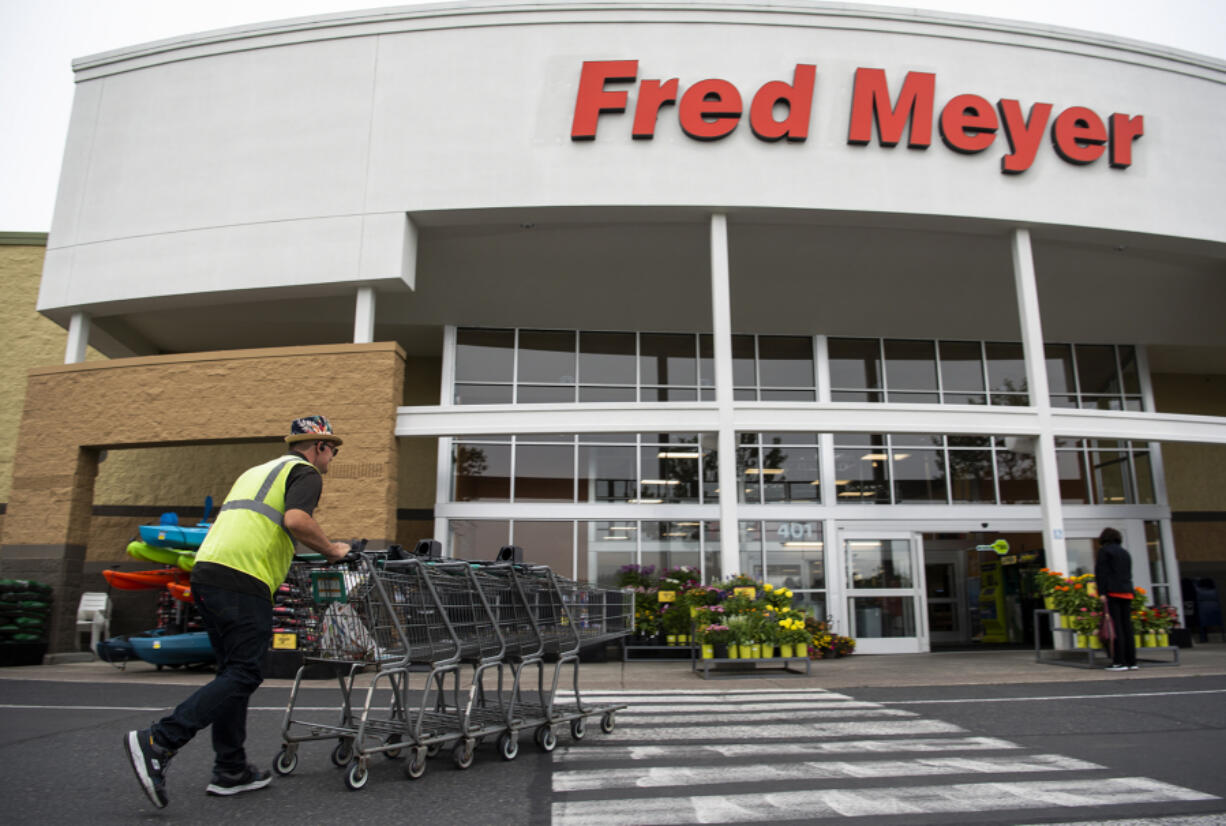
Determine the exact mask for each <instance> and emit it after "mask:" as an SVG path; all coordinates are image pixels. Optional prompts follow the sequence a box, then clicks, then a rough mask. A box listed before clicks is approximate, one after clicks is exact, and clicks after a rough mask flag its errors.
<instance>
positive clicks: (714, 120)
mask: <svg viewBox="0 0 1226 826" xmlns="http://www.w3.org/2000/svg"><path fill="white" fill-rule="evenodd" d="M678 115H679V116H680V118H681V130H682V131H683V132H685V134H687V135H689V136H690V137H691V138H694V139H695V140H700V141H714V140H719V139H720V138H723V137H726V136H727V135H730V134H732V130H733V129H736V125H737V122H738V121H739V120H740V119H741V93H740V92H738V91H737V90H736V87H735V86H733V85H732V84H731V83H729V82H728V81H726V80H720V79H718V78H710V79H708V80H700V81H698V82H697V83H695V84H694V85H693V86H691V87H690V88H688V89H686V90H685V94H684V95H682V96H681V107H680V109H679V110H678Z"/></svg>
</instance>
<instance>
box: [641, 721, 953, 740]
mask: <svg viewBox="0 0 1226 826" xmlns="http://www.w3.org/2000/svg"><path fill="white" fill-rule="evenodd" d="M618 731H620V732H622V734H623V735H624V736H625V737H626V739H630V740H647V741H651V742H659V741H669V740H673V741H676V740H688V741H690V742H702V741H711V740H716V741H719V740H725V741H728V740H731V741H734V742H736V741H740V742H748V741H751V740H765V739H772V738H773V739H788V740H794V739H796V738H798V737H890V736H897V735H916V734H963V733H965V731H966V730H965V729H963V728H961V727H959V726H955V725H954V724H953V723H945V722H942V721H940V720H920V719H916V720H855V721H849V722H837V723H808V722H798V723H793V724H790V725H761V726H754V725H743V726H720V727H718V728H714V727H712V728H704V727H700V726H643V727H635V728H633V729H632V730H630V731H627V730H625V729H622V728H620V727H619V728H618Z"/></svg>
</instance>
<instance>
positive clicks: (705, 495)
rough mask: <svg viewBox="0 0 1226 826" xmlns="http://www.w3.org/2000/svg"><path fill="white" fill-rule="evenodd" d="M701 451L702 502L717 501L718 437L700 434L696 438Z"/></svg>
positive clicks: (710, 434) (711, 434)
mask: <svg viewBox="0 0 1226 826" xmlns="http://www.w3.org/2000/svg"><path fill="white" fill-rule="evenodd" d="M698 444H699V449H700V450H701V451H702V501H703V502H708V503H710V502H718V501H719V436H717V435H716V434H714V433H702V434H700V435H699V437H698Z"/></svg>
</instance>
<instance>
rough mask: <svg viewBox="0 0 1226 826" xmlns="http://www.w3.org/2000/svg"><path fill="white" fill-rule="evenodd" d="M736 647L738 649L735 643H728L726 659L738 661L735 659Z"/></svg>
mask: <svg viewBox="0 0 1226 826" xmlns="http://www.w3.org/2000/svg"><path fill="white" fill-rule="evenodd" d="M738 647H739V646H738V645H737V644H736V643H734V642H730V643H728V659H730V660H736V659H740V658H739V657H737V648H738Z"/></svg>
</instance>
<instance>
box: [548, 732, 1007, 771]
mask: <svg viewBox="0 0 1226 826" xmlns="http://www.w3.org/2000/svg"><path fill="white" fill-rule="evenodd" d="M1018 748H1021V746H1019V745H1017V744H1016V743H1010V742H1009V741H1008V740H1000V739H998V738H996V737H928V738H896V739H895V738H891V739H876V740H874V739H864V740H807V741H804V742H799V743H714V744H708V745H704V744H701V743H681V744H670V745H663V746H649V745H643V746H625V745H622V744H620V743H617V742H616V741H614V740H605V739H597V740H590V741H588V740H585V741H584V742H583V743H582V744H581V745H575V746H559V747H558V750H557V751H555V752H554V762H555V764H556V765H555V766H554V768H555V770H557V769H565V767H566V766H565V764H566V763H571V762H587V761H601V762H614V761H620V760H662V761H663V760H694V759H699V758H718V759H729V758H741V757H761V756H764V755H769V756H777V757H783V756H789V755H790V756H796V757H806V756H812V755H815V754H873V753H879V752H889V753H891V754H903V753H917V754H923V753H930V752H942V751H945V752H948V751H998V750H1005V749H1018Z"/></svg>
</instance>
